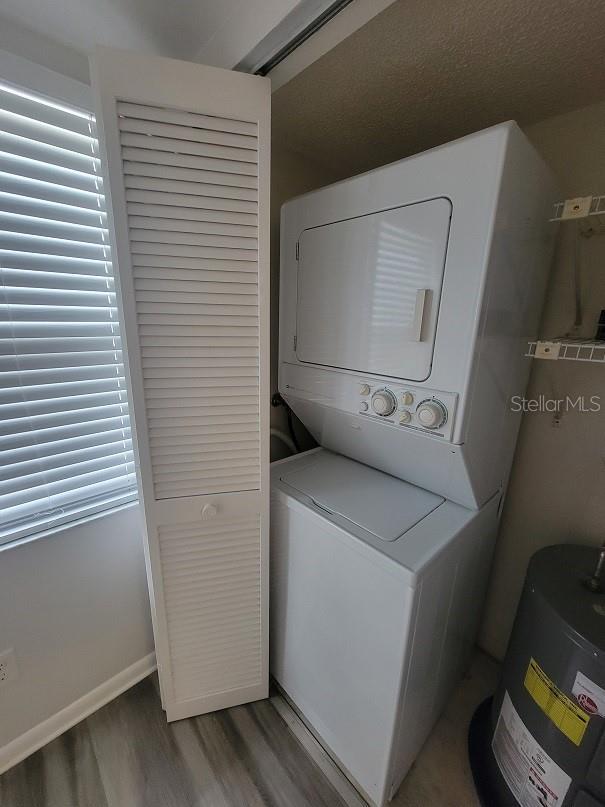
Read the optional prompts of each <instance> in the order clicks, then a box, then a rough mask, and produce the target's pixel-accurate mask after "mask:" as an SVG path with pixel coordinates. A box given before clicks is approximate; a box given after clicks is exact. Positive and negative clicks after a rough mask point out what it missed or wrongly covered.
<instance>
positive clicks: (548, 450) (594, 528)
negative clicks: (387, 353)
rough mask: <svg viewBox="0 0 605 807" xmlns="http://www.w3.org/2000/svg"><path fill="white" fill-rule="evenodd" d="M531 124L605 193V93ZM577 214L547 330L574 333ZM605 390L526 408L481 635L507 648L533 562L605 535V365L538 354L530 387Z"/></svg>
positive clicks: (544, 143) (593, 279) (597, 254)
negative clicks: (558, 404) (570, 402)
mask: <svg viewBox="0 0 605 807" xmlns="http://www.w3.org/2000/svg"><path fill="white" fill-rule="evenodd" d="M526 133H527V135H528V137H529V138H530V140H531V141H532V142H533V143H534V145H535V146H536V148H537V149H538V150H539V151H540V153H541V154H542V156H543V157H544V159H545V160H546V161H547V162H548V163H549V164H550V166H551V167H552V169H553V170H554V172H555V173H556V174H557V176H558V177H559V180H560V183H561V188H562V192H563V194H564V195H565V196H566V197H571V196H583V195H589V194H605V147H604V145H603V144H604V143H605V103H600V104H595V105H593V106H589V107H585V108H584V109H579V110H576V111H575V112H570V113H568V114H565V115H560V116H557V117H554V118H549V119H548V120H545V121H542V122H541V123H538V124H535V125H533V126H530V127H528V128H527V129H526ZM573 228H574V225H573V224H565V225H563V226H562V227H561V233H560V238H559V246H558V250H557V255H556V260H555V265H554V268H553V274H552V277H551V282H550V286H549V291H548V295H547V299H546V303H545V310H544V316H543V321H542V335H543V336H545V337H549V336H550V337H553V336H558V335H562V334H565V333H566V332H567V331H568V330H569V328H570V326H571V325H572V324H573V318H574V309H573V304H574V298H573V290H572V277H573V275H572V267H573V236H574V232H573ZM582 250H583V286H584V288H583V295H582V296H583V302H584V305H585V317H584V319H585V324H584V327H583V329H582V331H581V333H580V334H579V335H583V336H586V337H593V336H594V333H595V330H596V322H597V319H598V313H599V311H600V310H601V309H602V308H605V234H603V235H599V236H595V237H593V238H591V239H589V240H587V241H583V243H582ZM538 395H546V396H547V397H549V398H551V397H555V398H562V397H565V396H566V395H570V396H571V397H573V398H575V397H576V396H578V395H583V396H585V398H586V399H588V398H590V396H591V395H600V396H601V403H602V407H603V408H602V411H601V412H600V413H599V414H580V413H578V412H569V413H568V414H566V415H564V416H563V417H562V419H561V422H560V425H559V426H558V427H557V426H555V425H554V422H553V416H552V415H550V414H526V415H525V416H524V418H523V424H522V428H521V434H520V439H519V443H518V445H517V453H516V457H515V464H514V467H513V474H512V478H511V483H510V488H509V491H508V497H507V501H506V505H505V509H504V513H503V521H502V527H501V530H500V537H499V539H498V545H497V549H496V556H495V562H494V567H493V572H492V580H491V583H490V589H489V591H490V593H489V597H488V601H487V608H486V614H485V619H484V623H483V628H482V631H481V638H480V642H481V644H482V646H483V647H484V648H485V649H486V650H487V651H488V652H490V653H491V654H492V655H494V656H496V657H498V658H501V657H502V656H503V655H504V653H505V651H506V645H507V642H508V637H509V634H510V629H511V626H512V622H513V619H514V616H515V611H516V608H517V603H518V600H519V595H520V592H521V587H522V585H523V579H524V576H525V572H526V569H527V563H528V561H529V558H530V557H531V555H532V554H533V553H534V552H535V551H536V550H537V549H540V548H541V547H544V546H548V545H550V544H557V543H565V542H571V543H583V544H594V545H595V546H596V545H599V544H600V543H602V542H603V541H604V540H605V531H604V528H603V525H604V524H605V493H604V491H605V367H604V366H599V365H594V364H581V363H576V362H573V363H572V362H561V361H559V362H545V361H535V362H534V367H533V371H532V377H531V381H530V386H529V391H528V396H531V397H537V396H538Z"/></svg>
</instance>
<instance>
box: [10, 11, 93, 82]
mask: <svg viewBox="0 0 605 807" xmlns="http://www.w3.org/2000/svg"><path fill="white" fill-rule="evenodd" d="M0 48H2V49H3V50H8V51H10V52H11V53H14V54H16V55H17V56H20V57H21V58H23V59H30V60H31V61H32V62H35V63H36V64H39V65H42V67H46V68H48V69H49V70H54V71H55V72H57V73H61V74H62V75H64V76H69V78H72V79H75V80H76V81H82V82H84V83H87V82H89V81H90V77H89V71H88V58H87V56H86V54H85V53H83V52H81V51H79V50H75V49H74V48H69V47H67V46H66V45H62V44H60V43H59V42H56V41H55V40H54V39H50V38H49V37H47V36H43V35H42V34H39V33H38V32H36V31H32V30H31V29H29V28H26V27H25V26H23V25H19V23H16V22H13V21H12V20H9V19H7V18H6V17H3V16H2V15H0ZM0 78H1V77H0Z"/></svg>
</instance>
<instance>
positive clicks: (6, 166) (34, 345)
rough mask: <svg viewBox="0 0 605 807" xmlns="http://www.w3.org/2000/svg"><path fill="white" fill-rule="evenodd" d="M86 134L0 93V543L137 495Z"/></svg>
mask: <svg viewBox="0 0 605 807" xmlns="http://www.w3.org/2000/svg"><path fill="white" fill-rule="evenodd" d="M93 127H94V119H93V117H92V115H90V114H89V113H86V112H83V111H80V110H76V109H70V108H67V107H65V106H63V105H60V104H55V103H53V102H52V101H50V100H49V99H46V98H44V97H42V96H37V95H35V94H32V93H29V92H25V91H22V90H20V89H19V88H16V87H13V86H10V85H6V84H1V83H0V281H1V284H0V295H1V297H0V452H1V458H2V462H1V465H0V542H5V541H7V540H12V539H14V538H17V537H21V536H24V535H29V534H31V533H33V532H37V531H40V530H43V529H47V528H48V527H50V526H53V525H56V524H59V523H63V522H66V521H69V520H72V519H74V518H79V517H81V516H83V515H85V514H88V513H92V512H96V511H98V510H99V509H103V508H105V507H109V506H114V505H116V504H119V503H121V502H124V501H127V500H129V499H132V498H134V497H135V495H136V493H135V484H136V483H135V477H134V465H133V453H132V443H131V435H130V421H129V415H128V401H127V395H126V388H125V383H124V366H123V364H122V349H121V343H120V328H119V324H118V320H117V309H116V299H115V293H114V279H113V272H112V265H111V255H110V249H109V244H108V231H107V221H106V214H105V202H104V196H103V182H102V179H101V177H100V176H99V169H100V163H99V158H98V143H97V140H96V138H95V134H94V130H93Z"/></svg>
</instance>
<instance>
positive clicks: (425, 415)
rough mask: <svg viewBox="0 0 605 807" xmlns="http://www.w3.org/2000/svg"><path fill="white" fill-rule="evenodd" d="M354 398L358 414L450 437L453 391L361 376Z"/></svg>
mask: <svg viewBox="0 0 605 807" xmlns="http://www.w3.org/2000/svg"><path fill="white" fill-rule="evenodd" d="M357 401H358V406H357V411H358V412H359V414H361V415H367V416H368V417H371V418H376V419H380V420H383V421H384V422H387V423H391V424H393V425H395V426H400V427H401V426H403V427H405V428H409V429H416V430H418V431H422V432H426V433H430V434H434V435H437V436H440V437H445V438H446V439H449V438H450V437H451V434H452V426H453V419H454V410H455V405H456V396H455V395H453V394H452V393H448V392H439V391H431V390H427V389H426V388H424V387H423V388H418V387H415V386H410V385H405V386H404V385H402V384H385V383H380V382H377V381H374V380H369V379H368V380H364V379H360V380H359V382H358V386H357Z"/></svg>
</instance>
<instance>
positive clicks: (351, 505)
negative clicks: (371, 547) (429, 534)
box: [281, 450, 445, 541]
mask: <svg viewBox="0 0 605 807" xmlns="http://www.w3.org/2000/svg"><path fill="white" fill-rule="evenodd" d="M281 481H282V482H285V483H286V484H287V485H289V486H290V487H292V488H294V489H295V490H297V491H298V492H299V493H302V494H304V495H305V496H309V497H310V498H311V499H312V500H313V502H314V503H315V504H316V505H317V506H318V507H320V508H321V509H322V510H327V511H328V512H329V513H332V514H334V515H338V516H340V517H341V518H344V519H347V520H348V521H351V522H352V523H353V524H356V525H357V526H358V527H361V528H362V529H364V530H367V531H368V532H371V533H372V534H373V535H375V536H376V537H377V538H380V539H381V540H382V541H395V540H397V538H400V537H401V536H402V535H403V534H404V533H406V532H407V531H408V530H409V529H411V528H412V527H413V526H414V525H415V524H417V523H418V522H419V521H421V520H422V519H423V518H425V516H428V514H429V513H431V512H432V511H433V510H435V509H436V508H437V507H439V505H440V504H442V503H443V502H444V501H445V499H444V498H443V497H442V496H437V495H436V494H434V493H429V492H428V491H427V490H423V489H422V488H419V487H416V485H410V484H409V483H408V482H402V481H401V480H400V479H395V477H393V476H389V475H388V474H384V473H382V472H381V471H377V470H376V469H375V468H370V467H368V466H367V465H362V464H361V463H359V462H355V461H354V460H350V459H347V458H346V457H341V456H340V455H339V454H332V453H330V452H328V451H325V450H324V451H322V452H321V453H318V454H317V458H316V459H315V460H314V461H311V462H309V463H308V464H306V465H305V466H304V467H303V468H301V469H300V470H297V471H292V472H291V473H287V472H286V473H284V475H283V476H282V477H281Z"/></svg>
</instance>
